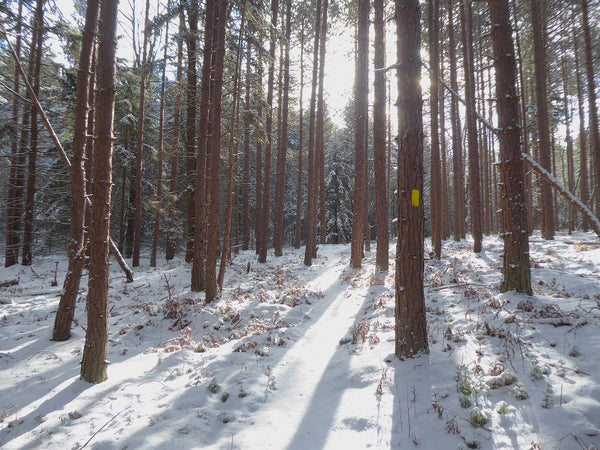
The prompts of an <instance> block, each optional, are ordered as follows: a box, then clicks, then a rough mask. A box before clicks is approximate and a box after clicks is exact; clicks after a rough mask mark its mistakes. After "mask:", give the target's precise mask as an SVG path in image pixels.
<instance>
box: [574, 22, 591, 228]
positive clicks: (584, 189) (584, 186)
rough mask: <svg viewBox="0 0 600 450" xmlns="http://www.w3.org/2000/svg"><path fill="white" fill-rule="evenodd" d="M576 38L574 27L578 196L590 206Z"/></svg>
mask: <svg viewBox="0 0 600 450" xmlns="http://www.w3.org/2000/svg"><path fill="white" fill-rule="evenodd" d="M577 42H578V36H577V31H576V29H575V27H573V53H574V54H575V79H576V84H577V105H578V110H579V114H578V115H579V196H580V198H581V201H582V203H583V204H584V205H588V206H589V205H590V194H589V176H588V173H589V172H588V157H587V155H588V153H587V134H586V132H585V107H584V100H583V81H582V79H581V71H580V70H579V67H580V65H579V48H578V45H577ZM581 228H582V230H583V231H587V230H588V228H589V223H588V221H587V220H586V218H585V216H584V217H583V220H582V223H581Z"/></svg>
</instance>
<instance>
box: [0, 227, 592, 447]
mask: <svg viewBox="0 0 600 450" xmlns="http://www.w3.org/2000/svg"><path fill="white" fill-rule="evenodd" d="M599 244H600V243H598V241H597V238H596V237H595V236H594V235H592V234H583V233H579V234H574V235H572V236H567V235H566V234H559V235H558V237H557V239H556V240H555V241H554V242H545V241H543V240H542V239H541V238H540V237H539V235H534V236H533V238H532V240H531V257H532V279H533V289H534V295H533V296H530V297H529V296H526V295H519V294H515V293H508V294H500V293H499V290H498V287H499V283H500V269H501V264H502V261H501V254H502V247H503V246H502V241H501V240H500V239H499V238H497V237H490V238H486V239H485V241H484V251H483V252H482V253H481V254H479V255H475V254H473V253H472V252H471V251H470V248H471V243H470V242H469V241H462V242H460V243H455V242H451V241H447V242H445V243H444V246H443V259H442V260H440V261H438V260H433V259H429V260H427V261H426V263H425V272H426V281H425V284H426V302H427V312H428V315H427V319H428V329H429V345H430V353H429V354H427V355H422V356H420V357H419V358H417V359H412V360H407V361H399V360H397V359H396V358H394V356H393V351H394V276H393V275H394V267H393V264H392V266H391V267H390V271H389V273H387V274H382V273H377V272H376V271H375V268H374V251H372V252H369V253H367V255H366V258H365V260H364V265H363V268H362V269H360V270H351V269H350V268H349V266H348V262H349V256H350V246H349V245H325V246H321V247H320V249H319V257H318V258H317V259H316V260H315V261H314V262H315V264H314V265H313V266H312V267H305V266H304V265H303V264H302V261H303V250H298V251H296V250H292V249H287V250H286V251H285V252H284V256H283V257H280V258H275V257H273V256H272V255H271V254H270V255H269V261H268V263H267V264H263V265H261V264H257V263H256V262H255V259H256V258H255V255H254V253H253V252H242V253H241V254H239V255H236V256H235V257H234V259H233V262H232V264H231V265H230V266H229V267H228V273H227V277H226V280H225V286H226V287H225V289H224V292H223V294H222V296H221V298H220V299H219V300H218V301H216V302H213V303H211V304H204V303H203V301H202V294H196V293H192V292H190V289H189V287H190V283H189V279H190V276H189V272H190V268H189V266H188V265H186V264H184V263H181V262H169V263H167V262H162V263H160V267H157V268H154V269H153V268H150V267H148V265H147V260H143V263H145V265H143V266H142V267H139V268H138V269H137V270H136V274H135V276H136V278H135V281H134V282H133V283H131V284H128V283H126V280H125V278H124V276H123V275H122V273H121V272H120V271H119V268H118V266H117V265H116V264H113V265H112V266H111V279H110V285H111V290H110V298H109V300H110V315H111V317H110V344H109V358H110V361H111V364H110V366H109V371H108V376H109V378H108V381H106V382H104V383H101V384H98V385H90V384H88V383H85V382H83V381H81V380H80V379H79V362H80V360H81V354H82V349H83V343H84V336H85V331H84V330H85V328H86V315H85V290H82V292H81V296H80V298H79V300H78V303H77V310H76V312H75V320H76V321H75V325H74V328H73V335H72V337H71V339H70V340H68V341H65V342H52V341H50V340H49V337H50V334H51V330H52V326H53V321H54V315H55V312H56V308H57V305H58V297H59V292H60V286H61V284H62V277H63V276H64V273H65V269H66V258H65V256H64V255H59V256H52V257H46V258H44V259H39V260H37V262H36V263H35V264H34V266H33V267H23V266H16V267H11V268H9V269H4V268H2V269H0V282H2V281H6V280H10V279H17V278H18V279H19V284H18V285H14V286H7V287H0V447H2V448H6V449H16V448H24V449H33V448H44V449H61V450H62V449H76V448H81V447H88V448H94V449H125V448H128V449H139V448H140V449H141V448H164V449H172V448H185V449H190V448H212V449H321V448H327V449H366V448H377V449H387V448H394V449H404V448H413V447H419V448H426V449H450V448H467V447H469V448H483V449H492V448H493V449H500V448H506V449H508V448H526V449H529V448H532V449H540V448H541V449H547V448H548V449H555V448H561V449H579V448H585V449H588V448H594V444H595V446H597V447H600V245H599ZM393 247H394V246H392V248H393ZM391 261H393V256H392V257H391ZM56 262H58V287H51V282H52V280H53V279H54V276H55V275H54V272H55V267H56ZM86 285H87V278H85V277H84V279H83V280H82V288H84V287H85V286H86ZM475 408H477V409H475ZM478 411H479V412H480V413H481V416H480V417H477V416H478V414H477V412H478ZM481 417H483V419H482V418H481ZM484 422H485V423H484ZM476 425H478V426H477V427H476Z"/></svg>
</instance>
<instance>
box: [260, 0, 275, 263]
mask: <svg viewBox="0 0 600 450" xmlns="http://www.w3.org/2000/svg"><path fill="white" fill-rule="evenodd" d="M278 12H279V0H271V30H270V38H269V40H270V43H269V56H270V58H269V73H268V75H267V116H266V119H265V131H266V133H267V141H266V143H265V174H264V186H263V193H262V194H263V201H262V216H263V221H264V222H263V226H262V228H261V233H262V234H261V238H260V248H259V252H258V262H259V263H266V262H267V249H268V247H269V217H270V215H271V164H272V162H271V151H272V148H273V91H274V84H275V54H276V53H275V50H276V45H277V43H276V42H275V41H276V39H275V30H276V28H277V13H278Z"/></svg>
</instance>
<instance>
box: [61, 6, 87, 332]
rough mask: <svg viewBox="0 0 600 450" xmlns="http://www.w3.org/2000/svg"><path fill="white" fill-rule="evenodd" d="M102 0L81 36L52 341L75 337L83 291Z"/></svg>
mask: <svg viewBox="0 0 600 450" xmlns="http://www.w3.org/2000/svg"><path fill="white" fill-rule="evenodd" d="M98 10H99V1H98V0H90V1H89V2H88V4H87V10H86V13H85V26H84V29H83V34H82V39H81V54H80V57H79V67H78V69H79V70H78V72H77V90H76V104H75V120H74V127H73V130H74V133H73V157H72V159H71V170H70V175H71V197H72V198H71V226H70V227H71V229H70V242H69V267H68V269H67V275H66V277H65V281H64V284H63V289H62V292H61V295H60V301H59V303H58V310H57V312H56V318H55V320H54V330H53V332H52V340H54V341H64V340H66V339H68V338H69V337H70V336H71V323H72V321H73V314H74V313H75V302H76V300H77V294H78V292H79V283H80V281H81V273H82V271H83V266H84V263H85V236H84V230H85V212H86V204H85V198H86V180H85V177H86V174H85V168H84V154H85V153H84V152H85V144H86V140H87V136H86V134H87V132H88V131H87V122H88V120H87V115H88V106H89V105H88V98H89V93H88V86H89V82H90V67H91V59H92V49H93V47H94V36H95V34H96V28H97V26H98Z"/></svg>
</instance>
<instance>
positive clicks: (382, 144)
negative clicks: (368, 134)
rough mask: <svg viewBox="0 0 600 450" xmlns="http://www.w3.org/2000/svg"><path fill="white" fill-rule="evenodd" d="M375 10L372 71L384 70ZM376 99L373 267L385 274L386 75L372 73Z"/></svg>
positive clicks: (380, 6)
mask: <svg viewBox="0 0 600 450" xmlns="http://www.w3.org/2000/svg"><path fill="white" fill-rule="evenodd" d="M373 5H374V10H375V20H374V25H373V27H374V28H375V45H374V47H375V57H374V66H375V69H379V68H383V67H385V22H384V9H385V5H384V1H383V0H375V1H374V2H373ZM374 93H375V99H374V104H373V156H374V160H375V163H374V170H375V215H376V220H377V250H376V255H375V266H376V267H377V269H378V270H381V271H383V272H387V270H388V266H389V261H388V260H389V242H390V236H389V230H388V222H389V203H388V196H387V175H386V169H387V161H386V117H385V96H386V92H385V72H384V71H383V70H378V71H377V70H376V71H375V81H374Z"/></svg>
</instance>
